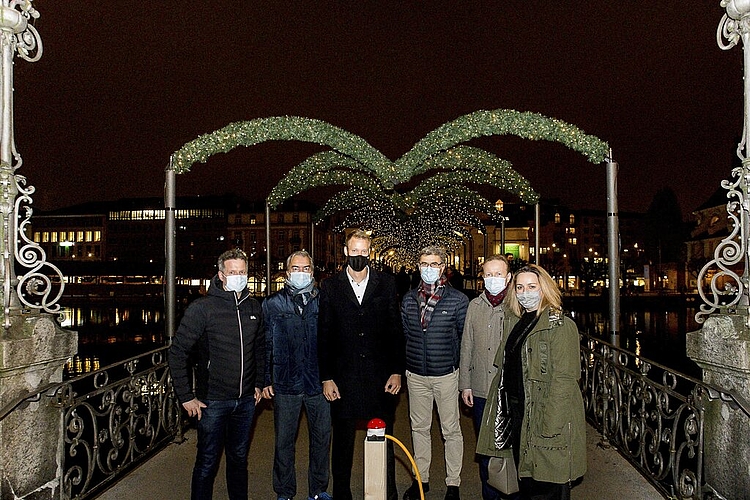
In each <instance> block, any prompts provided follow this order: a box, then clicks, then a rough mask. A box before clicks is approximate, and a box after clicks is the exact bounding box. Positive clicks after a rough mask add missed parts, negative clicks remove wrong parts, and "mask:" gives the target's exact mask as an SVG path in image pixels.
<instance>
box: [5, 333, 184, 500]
mask: <svg viewBox="0 0 750 500" xmlns="http://www.w3.org/2000/svg"><path fill="white" fill-rule="evenodd" d="M166 356H167V347H162V348H159V349H156V350H153V351H150V352H147V353H144V354H141V355H139V356H135V357H132V358H129V359H126V360H123V361H120V362H118V363H115V364H112V365H109V366H107V367H104V368H102V369H100V370H97V371H94V372H90V373H87V374H85V375H81V376H79V377H76V378H73V379H70V380H67V381H64V382H62V383H59V384H54V385H50V386H47V387H44V388H41V389H39V390H38V391H36V392H35V393H33V394H28V395H25V396H24V397H22V398H18V400H17V401H15V402H14V403H12V404H10V405H8V406H7V407H6V408H5V409H3V410H2V411H0V420H2V419H3V418H5V417H6V416H7V415H8V414H10V413H11V412H13V411H23V407H24V406H25V403H27V402H29V401H45V400H46V402H47V404H49V405H51V406H54V407H57V408H59V409H60V412H61V415H62V422H63V429H62V437H61V439H62V443H63V448H62V452H61V453H60V454H61V455H62V456H59V457H57V460H58V463H60V464H61V466H62V477H61V485H60V486H61V492H62V494H61V498H65V499H85V498H90V497H92V496H94V495H95V494H98V493H100V492H101V491H103V490H104V489H106V488H107V487H109V486H110V485H111V484H112V483H114V482H116V481H117V480H118V479H120V478H121V477H122V476H123V475H125V474H126V473H127V472H128V471H129V470H131V469H132V468H133V466H135V465H137V464H139V463H141V462H143V461H145V460H147V459H148V458H149V457H150V456H152V455H153V454H154V453H155V452H156V451H158V450H159V449H161V448H162V447H163V446H165V445H167V444H169V443H170V442H172V441H175V440H176V439H177V438H180V439H181V437H182V421H181V417H180V405H179V403H178V401H177V398H176V396H175V394H174V388H173V386H172V380H171V375H170V371H169V367H168V365H167V359H166Z"/></svg>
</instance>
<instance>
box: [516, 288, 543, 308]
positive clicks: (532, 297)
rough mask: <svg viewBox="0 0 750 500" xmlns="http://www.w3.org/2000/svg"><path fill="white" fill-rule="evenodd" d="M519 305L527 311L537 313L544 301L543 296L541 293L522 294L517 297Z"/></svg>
mask: <svg viewBox="0 0 750 500" xmlns="http://www.w3.org/2000/svg"><path fill="white" fill-rule="evenodd" d="M516 297H518V303H519V304H521V307H523V308H524V309H526V310H527V311H536V310H537V308H538V307H539V303H540V302H541V301H542V294H541V292H539V291H535V292H521V293H519V294H517V295H516Z"/></svg>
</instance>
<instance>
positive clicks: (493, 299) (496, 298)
mask: <svg viewBox="0 0 750 500" xmlns="http://www.w3.org/2000/svg"><path fill="white" fill-rule="evenodd" d="M507 294H508V288H505V289H504V290H503V291H502V292H500V293H498V294H497V295H492V294H491V293H490V292H488V291H487V289H486V288H485V290H484V295H485V296H486V297H487V300H489V301H490V304H492V307H497V306H499V305H500V303H501V302H502V301H503V299H504V298H505V296H506V295H507Z"/></svg>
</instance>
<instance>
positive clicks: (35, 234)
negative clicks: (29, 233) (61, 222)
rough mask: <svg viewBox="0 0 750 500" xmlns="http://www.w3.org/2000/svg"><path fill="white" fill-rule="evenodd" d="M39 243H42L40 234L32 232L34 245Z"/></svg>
mask: <svg viewBox="0 0 750 500" xmlns="http://www.w3.org/2000/svg"><path fill="white" fill-rule="evenodd" d="M40 241H42V233H40V232H39V231H34V243H39V242H40Z"/></svg>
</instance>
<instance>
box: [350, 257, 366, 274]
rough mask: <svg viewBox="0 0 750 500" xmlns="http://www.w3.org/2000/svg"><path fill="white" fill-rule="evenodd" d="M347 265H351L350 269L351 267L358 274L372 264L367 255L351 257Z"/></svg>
mask: <svg viewBox="0 0 750 500" xmlns="http://www.w3.org/2000/svg"><path fill="white" fill-rule="evenodd" d="M346 263H347V264H349V267H351V268H352V269H353V270H354V272H357V273H358V272H360V271H361V270H363V269H364V268H365V267H367V264H369V263H370V259H369V258H368V257H367V255H350V256H349V257H347V259H346Z"/></svg>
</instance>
